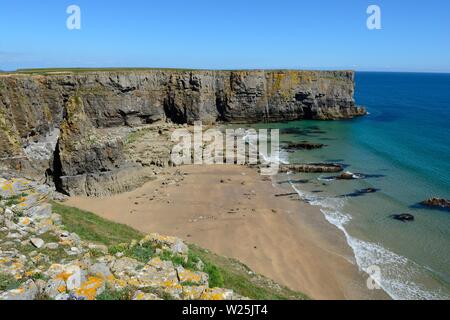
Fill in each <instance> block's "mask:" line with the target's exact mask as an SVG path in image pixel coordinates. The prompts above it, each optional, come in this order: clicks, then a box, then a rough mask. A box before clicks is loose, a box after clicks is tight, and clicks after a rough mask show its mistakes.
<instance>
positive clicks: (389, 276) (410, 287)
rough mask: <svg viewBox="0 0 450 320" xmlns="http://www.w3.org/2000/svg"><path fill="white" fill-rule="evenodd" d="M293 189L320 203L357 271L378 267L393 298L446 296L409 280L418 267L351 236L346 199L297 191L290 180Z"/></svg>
mask: <svg viewBox="0 0 450 320" xmlns="http://www.w3.org/2000/svg"><path fill="white" fill-rule="evenodd" d="M291 186H292V188H293V189H294V190H295V191H296V192H297V193H298V195H299V196H300V197H301V198H302V199H304V200H307V201H308V202H309V203H310V204H311V205H314V206H319V207H320V211H321V212H322V213H323V214H324V216H325V218H326V220H327V221H328V222H329V223H331V224H333V225H334V226H336V227H337V228H338V229H339V230H341V231H342V232H343V233H344V235H345V237H346V239H347V243H348V244H349V246H350V247H351V248H352V250H353V253H354V255H355V260H356V263H357V265H358V267H359V268H360V270H362V271H364V272H366V273H368V271H367V270H368V268H370V267H372V266H378V267H379V268H380V269H381V277H380V279H378V282H379V285H380V287H381V288H382V289H383V290H384V291H385V292H386V293H387V294H389V296H390V297H391V298H392V299H395V300H437V299H449V297H447V296H445V295H444V294H443V293H441V292H435V291H429V290H427V289H426V288H425V287H424V286H422V285H420V284H418V283H415V282H414V281H412V280H411V279H412V278H414V277H415V276H419V274H420V273H419V270H420V266H419V265H417V264H416V263H414V262H412V261H409V260H408V259H407V258H405V257H403V256H400V255H398V254H396V253H394V252H392V251H390V250H388V249H386V248H384V247H382V246H381V245H379V244H375V243H371V242H367V241H363V240H360V239H357V238H355V237H353V236H351V235H350V234H349V233H348V232H347V230H346V228H345V225H347V224H348V223H349V222H350V221H351V216H350V215H348V214H345V213H343V207H344V205H345V201H346V200H345V198H336V197H317V196H314V195H311V194H307V193H305V192H303V191H301V190H299V189H298V188H297V187H296V186H295V185H294V184H293V183H292V182H291Z"/></svg>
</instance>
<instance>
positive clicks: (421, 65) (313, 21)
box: [0, 0, 450, 72]
mask: <svg viewBox="0 0 450 320" xmlns="http://www.w3.org/2000/svg"><path fill="white" fill-rule="evenodd" d="M71 4H76V5H78V6H80V8H81V26H82V29H81V30H79V31H70V30H68V29H67V28H66V19H67V17H68V14H66V9H67V7H68V6H69V5H71ZM370 4H377V5H379V6H380V7H381V10H382V30H375V31H370V30H368V29H367V28H366V19H367V17H368V15H367V14H366V9H367V7H368V5H370ZM449 15H450V1H448V0H428V1H425V0H424V1H419V0H372V1H366V0H309V1H303V0H271V1H265V0H223V1H219V0H182V1H178V0H165V1H154V0H128V1H118V0H109V1H106V0H71V1H66V0H45V1H30V0H1V1H0V69H4V70H12V69H16V68H28V67H184V68H211V69H234V68H306V69H355V70H377V71H380V70H381V71H382V70H386V71H433V72H450V17H449Z"/></svg>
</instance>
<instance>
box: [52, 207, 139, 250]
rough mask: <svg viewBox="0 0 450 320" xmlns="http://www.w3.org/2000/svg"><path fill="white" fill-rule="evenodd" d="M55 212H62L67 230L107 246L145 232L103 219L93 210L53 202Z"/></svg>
mask: <svg viewBox="0 0 450 320" xmlns="http://www.w3.org/2000/svg"><path fill="white" fill-rule="evenodd" d="M52 205H53V212H54V213H57V214H60V215H61V217H62V222H63V224H64V225H65V226H66V229H67V231H70V232H75V233H76V234H78V236H80V238H82V239H83V240H86V241H91V242H96V243H99V244H104V245H107V246H112V245H117V244H119V243H124V242H130V241H131V240H133V239H136V240H137V239H140V238H142V237H143V234H142V233H140V232H139V231H136V230H134V229H133V228H130V227H128V226H126V225H123V224H119V223H114V222H111V221H108V220H106V219H103V218H101V217H99V216H97V215H95V214H93V213H91V212H87V211H83V210H80V209H76V208H72V207H68V206H65V205H62V204H60V203H56V202H53V203H52Z"/></svg>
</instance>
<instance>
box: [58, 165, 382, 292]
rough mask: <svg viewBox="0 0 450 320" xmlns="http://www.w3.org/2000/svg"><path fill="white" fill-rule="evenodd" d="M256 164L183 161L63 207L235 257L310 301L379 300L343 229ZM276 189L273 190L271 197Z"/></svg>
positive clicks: (76, 198) (81, 198)
mask: <svg viewBox="0 0 450 320" xmlns="http://www.w3.org/2000/svg"><path fill="white" fill-rule="evenodd" d="M290 192H292V190H290V189H287V188H285V187H282V186H281V185H279V184H277V183H274V182H273V181H272V179H271V178H268V177H263V176H261V175H259V174H258V173H257V171H256V170H254V169H251V168H248V167H242V166H233V165H221V166H217V165H216V166H184V167H181V168H173V169H168V170H166V171H165V172H164V173H163V174H160V175H159V176H158V179H156V180H154V181H151V182H148V183H147V184H145V185H144V186H143V187H141V188H139V189H137V190H134V191H132V192H128V193H124V194H120V195H115V196H110V197H106V198H84V197H72V198H70V199H69V200H68V201H67V203H66V204H67V205H70V206H74V207H78V208H80V209H84V210H88V211H92V212H94V213H96V214H98V215H100V216H102V217H104V218H107V219H110V220H113V221H116V222H120V223H124V224H127V225H130V226H132V227H134V228H136V229H138V230H140V231H142V232H146V233H149V232H158V233H161V234H170V235H174V236H177V237H180V238H182V239H184V240H185V241H187V242H190V243H195V244H198V245H200V246H202V247H205V248H207V249H209V250H211V251H214V252H215V253H218V254H220V255H224V256H228V257H231V258H236V259H238V260H240V261H241V262H243V263H245V264H246V265H248V266H249V267H250V268H251V269H252V270H254V271H255V272H257V273H260V274H263V275H265V276H267V277H269V278H272V279H273V280H275V281H277V282H278V283H280V284H283V285H286V286H288V287H289V288H291V289H293V290H298V291H301V292H303V293H305V294H307V295H308V296H310V297H311V298H313V299H385V298H388V296H387V295H386V294H385V293H384V292H383V291H380V290H368V289H367V287H366V281H367V275H366V274H364V273H362V272H360V271H359V270H358V268H357V266H356V265H355V263H354V261H353V260H354V258H353V254H352V251H351V249H350V247H349V246H348V245H347V243H346V241H345V238H344V235H343V234H341V233H340V231H339V230H337V229H336V228H335V227H334V226H332V225H331V224H329V223H328V222H327V221H326V220H325V218H324V217H323V215H322V213H321V212H320V211H319V209H318V208H316V207H313V206H311V205H309V204H307V203H304V202H302V201H300V199H299V197H298V196H297V195H283V196H280V195H282V194H286V193H290ZM277 195H278V196H277Z"/></svg>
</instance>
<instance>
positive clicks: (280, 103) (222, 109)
mask: <svg viewBox="0 0 450 320" xmlns="http://www.w3.org/2000/svg"><path fill="white" fill-rule="evenodd" d="M353 93H354V73H353V72H351V71H283V70H280V71H264V70H254V71H201V70H195V71H194V70H193V71H185V70H156V69H155V70H151V69H148V70H122V71H121V70H115V71H89V72H87V71H82V72H66V71H62V72H53V73H50V74H48V73H47V74H46V73H42V74H38V73H32V74H23V73H13V74H1V75H0V160H1V161H0V170H1V169H2V168H3V169H5V168H13V169H16V170H19V171H25V172H31V171H34V172H36V171H37V172H40V171H42V170H43V169H44V168H48V169H47V175H52V176H54V175H55V174H56V175H60V176H61V177H64V176H67V177H75V176H77V177H78V178H79V177H80V176H81V177H82V179H81V182H80V179H78V178H76V179H75V178H74V179H75V180H76V181H78V184H83V185H84V187H83V188H84V189H86V188H88V189H89V187H88V185H89V182H87V181H86V174H87V175H89V174H94V176H91V178H92V177H94V178H95V179H98V176H95V175H96V174H98V173H102V174H103V175H107V174H111V172H114V171H115V170H119V169H120V168H121V167H123V166H124V160H123V159H122V158H121V155H120V152H121V144H120V142H118V141H114V140H109V141H108V138H110V137H108V136H104V135H103V136H102V135H99V134H98V132H97V131H98V130H102V129H105V128H114V127H136V126H140V125H142V124H148V123H153V122H156V121H159V120H162V121H171V122H174V123H192V122H194V121H196V120H201V121H203V122H204V123H207V124H211V123H215V122H260V121H284V120H296V119H323V120H329V119H346V118H352V117H354V116H357V115H362V114H364V113H365V111H364V110H363V109H361V108H358V107H356V106H355V102H354V99H353ZM58 137H59V139H58ZM54 151H56V152H54ZM49 161H50V162H52V163H51V164H50V165H49ZM125 166H126V165H125ZM44 171H45V170H44ZM113 176H116V175H113ZM58 179H59V177H58ZM74 179H69V180H71V182H67V181H66V182H67V185H70V184H71V183H74V181H75V180H74ZM108 179H109V178H108ZM88 180H89V179H88ZM113 180H114V179H113ZM63 181H65V180H64V179H63ZM59 182H61V181H59ZM111 183H112V184H117V181H111ZM69 189H70V188H69ZM87 193H89V192H87ZM94 193H95V192H94Z"/></svg>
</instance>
